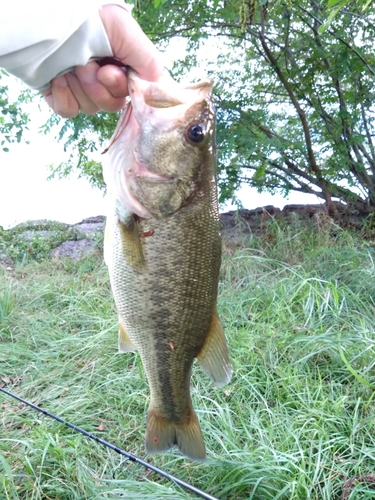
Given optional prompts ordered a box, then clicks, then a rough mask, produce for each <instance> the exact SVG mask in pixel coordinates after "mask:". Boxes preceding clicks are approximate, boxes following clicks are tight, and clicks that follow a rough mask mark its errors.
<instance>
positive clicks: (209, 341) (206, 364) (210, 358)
mask: <svg viewBox="0 0 375 500" xmlns="http://www.w3.org/2000/svg"><path fill="white" fill-rule="evenodd" d="M197 359H198V361H199V363H200V365H201V367H202V369H203V370H204V371H205V372H206V373H207V375H208V376H209V377H210V378H211V379H212V380H213V382H214V384H215V385H216V386H217V387H222V386H223V385H226V384H228V383H229V382H230V380H231V378H232V373H233V369H232V365H231V362H230V357H229V350H228V345H227V341H226V338H225V335H224V330H223V327H222V326H221V323H220V319H219V316H218V314H217V311H216V310H215V312H214V314H213V315H212V320H211V324H210V328H209V332H208V335H207V338H206V341H205V343H204V346H203V347H202V349H201V351H200V353H199V354H198V356H197Z"/></svg>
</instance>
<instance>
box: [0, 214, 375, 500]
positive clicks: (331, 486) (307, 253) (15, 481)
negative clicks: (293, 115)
mask: <svg viewBox="0 0 375 500" xmlns="http://www.w3.org/2000/svg"><path fill="white" fill-rule="evenodd" d="M374 257H375V255H374V248H373V246H371V244H370V245H369V244H367V243H366V244H362V242H361V241H360V239H359V238H358V237H357V236H354V237H353V236H352V235H351V234H349V233H347V232H345V231H340V230H336V231H335V233H334V234H331V233H330V232H329V231H327V230H326V229H325V227H324V225H322V224H319V225H317V226H316V227H313V228H309V227H305V226H303V225H301V224H300V223H299V222H298V220H297V219H295V220H293V221H292V222H291V223H290V224H285V225H284V224H277V223H276V222H275V221H271V222H270V223H269V224H268V225H267V227H266V230H265V233H264V235H263V237H261V238H256V237H251V238H250V239H249V240H248V241H246V242H244V243H243V244H242V245H241V247H240V248H238V247H236V246H234V244H233V243H231V242H228V244H227V245H226V247H225V248H224V259H223V266H222V274H221V282H220V289H219V301H218V310H219V315H220V317H221V318H222V321H223V323H224V327H225V331H226V334H227V337H228V339H229V345H230V350H231V357H232V361H233V365H234V376H233V380H232V382H231V383H230V384H229V385H228V386H227V387H224V388H220V389H215V388H213V387H212V385H211V384H210V383H208V382H207V380H208V379H207V376H206V375H205V374H204V373H203V372H202V371H201V370H200V369H199V367H198V366H195V367H194V370H193V378H192V397H193V400H194V406H195V408H196V410H197V412H198V416H199V419H200V422H201V426H202V431H203V436H204V439H205V441H206V445H207V449H208V460H207V462H206V463H204V464H196V463H192V462H190V461H188V460H186V459H185V458H183V457H182V456H181V455H180V454H179V453H178V452H177V451H171V452H168V453H164V454H163V455H160V456H153V457H147V456H145V451H144V446H143V441H144V432H145V414H146V410H147V406H148V402H149V401H148V400H149V391H148V387H147V382H146V379H145V376H144V371H143V369H142V366H141V363H140V361H139V356H138V355H137V354H135V353H128V354H118V353H117V340H116V337H117V321H116V317H117V315H116V312H115V309H114V305H113V299H112V296H111V292H110V286H109V280H108V273H107V270H106V269H105V267H104V266H103V264H102V261H101V260H97V259H95V258H94V257H93V256H90V257H87V258H84V259H83V260H81V261H80V262H74V261H70V260H65V259H54V260H53V261H48V260H46V261H43V262H41V263H36V262H35V261H30V262H27V263H24V264H17V265H16V266H13V267H12V269H11V270H8V271H5V270H4V269H2V268H0V343H1V349H0V365H1V367H2V371H1V375H0V384H1V385H3V386H4V387H5V388H6V389H8V390H10V391H12V392H15V393H16V394H19V395H20V396H21V397H25V398H26V399H28V400H29V401H31V402H33V403H36V404H38V405H39V406H42V407H43V408H44V409H46V410H49V411H52V412H53V413H55V414H57V415H59V416H61V417H62V418H64V419H66V420H68V421H70V422H73V423H75V424H76V425H79V426H81V427H83V428H84V429H86V430H88V431H91V432H93V433H94V434H98V435H100V436H101V437H103V438H104V439H106V440H108V441H110V442H112V443H113V444H115V445H117V446H120V447H122V448H124V449H126V450H128V451H130V452H132V453H134V454H136V455H137V456H139V457H141V458H145V459H146V460H150V461H152V464H153V465H155V466H157V467H161V468H162V469H164V470H165V471H166V472H169V473H171V474H173V475H175V476H177V477H179V478H180V479H182V480H185V481H186V482H189V483H191V484H194V485H196V486H198V487H199V488H201V489H203V490H205V491H207V492H208V493H210V494H211V495H213V496H214V497H217V498H218V499H222V500H224V499H226V500H231V499H233V500H234V499H236V500H241V499H250V498H251V499H253V500H267V499H279V500H284V499H285V500H302V499H306V498H311V499H316V500H332V499H334V498H337V499H338V498H349V494H350V498H352V499H353V498H367V499H370V498H374V489H373V487H374V485H373V480H372V478H373V465H374V460H375V454H374V450H375V438H374V436H375V427H374V425H375V398H374V386H375V334H374V332H375V321H374V317H375V316H374V302H373V297H374V296H375V285H374V284H375V279H374V278H375V266H374ZM1 311H3V314H1ZM342 355H344V356H342ZM0 407H1V411H2V418H1V422H0V449H1V452H0V485H1V487H2V490H1V491H2V493H3V497H4V498H11V499H12V500H13V499H14V500H26V499H31V498H32V499H33V500H42V499H44V498H61V499H63V498H64V499H65V498H66V499H68V498H69V499H72V500H73V499H77V500H78V499H83V498H90V499H92V500H103V499H107V498H108V499H109V498H118V499H120V498H132V499H136V498H140V499H141V498H142V499H143V498H150V499H154V500H157V499H160V500H161V499H165V498H171V499H172V498H173V499H178V500H184V499H185V500H187V499H188V498H191V494H190V493H188V492H186V491H183V490H182V489H180V488H178V487H177V486H176V485H174V484H173V483H170V482H168V481H167V480H166V479H163V478H159V477H158V476H156V475H154V474H151V475H150V474H149V473H147V472H146V471H145V470H143V469H141V468H140V467H139V465H137V464H133V463H131V462H129V461H123V460H122V458H120V457H119V456H118V455H116V454H115V453H114V452H112V451H110V450H107V449H105V448H103V447H101V446H100V445H99V444H97V443H94V442H92V441H89V440H88V439H86V438H85V437H83V436H81V435H79V434H77V433H76V432H74V431H73V430H72V429H69V428H66V427H64V426H62V425H60V424H58V423H56V422H55V421H53V420H50V419H47V418H46V417H45V416H43V415H41V414H38V413H35V412H34V411H33V410H31V409H28V408H26V407H24V406H23V405H22V404H18V403H17V402H15V401H13V400H12V399H10V398H8V397H6V396H5V395H3V394H2V393H0ZM344 493H345V494H346V495H347V496H346V497H345V496H344ZM0 496H1V495H0Z"/></svg>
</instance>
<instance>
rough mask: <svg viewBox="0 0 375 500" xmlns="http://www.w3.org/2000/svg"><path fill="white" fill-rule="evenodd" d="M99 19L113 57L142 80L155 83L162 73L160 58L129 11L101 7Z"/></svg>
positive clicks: (116, 7) (114, 6) (117, 7)
mask: <svg viewBox="0 0 375 500" xmlns="http://www.w3.org/2000/svg"><path fill="white" fill-rule="evenodd" d="M100 16H101V18H102V21H103V24H104V27H105V29H106V32H107V36H108V39H109V41H110V44H111V48H112V52H113V55H114V57H116V58H117V59H119V60H120V61H121V62H122V63H123V64H124V65H126V66H131V67H132V68H133V69H134V70H135V71H136V72H137V73H138V75H139V76H140V77H141V78H143V79H144V80H148V81H152V82H153V81H157V80H158V79H159V78H160V76H161V75H162V73H163V70H164V65H163V61H162V55H161V54H160V52H159V51H158V50H157V48H156V47H155V45H154V44H153V43H152V42H151V40H150V39H149V38H148V37H147V36H146V35H145V33H144V32H143V31H142V29H141V27H140V26H139V24H138V23H137V21H136V20H135V19H134V18H133V17H132V16H131V14H130V12H128V11H127V10H125V9H121V8H120V7H119V6H117V5H104V6H103V7H102V9H101V10H100ZM114 19H115V20H116V22H113V20H114Z"/></svg>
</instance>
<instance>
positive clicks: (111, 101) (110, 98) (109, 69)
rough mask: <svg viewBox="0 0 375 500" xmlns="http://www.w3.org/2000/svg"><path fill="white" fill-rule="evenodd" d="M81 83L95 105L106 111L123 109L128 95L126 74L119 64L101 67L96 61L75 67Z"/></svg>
mask: <svg viewBox="0 0 375 500" xmlns="http://www.w3.org/2000/svg"><path fill="white" fill-rule="evenodd" d="M75 73H76V76H77V78H78V80H79V83H80V85H81V87H82V89H83V90H84V92H85V93H86V95H87V96H88V97H89V98H90V100H91V101H92V102H93V103H95V105H96V106H97V107H98V108H100V109H104V110H105V111H109V112H115V111H119V110H120V109H123V108H124V107H125V104H126V99H125V96H127V95H128V90H127V89H128V86H127V80H126V75H125V74H124V72H123V71H122V70H121V69H120V68H118V67H117V66H113V65H108V66H105V67H103V68H100V67H99V65H98V64H97V63H96V62H90V63H88V64H86V65H85V66H77V67H76V69H75Z"/></svg>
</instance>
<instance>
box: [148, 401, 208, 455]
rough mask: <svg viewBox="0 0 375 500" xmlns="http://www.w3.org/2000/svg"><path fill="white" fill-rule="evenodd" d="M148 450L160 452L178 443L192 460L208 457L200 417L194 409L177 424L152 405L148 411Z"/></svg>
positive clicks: (182, 451)
mask: <svg viewBox="0 0 375 500" xmlns="http://www.w3.org/2000/svg"><path fill="white" fill-rule="evenodd" d="M147 416H148V418H147V430H146V450H147V452H148V453H160V452H162V451H166V450H169V449H170V448H172V447H173V446H174V445H177V447H178V448H179V450H180V451H181V453H183V454H184V455H186V456H187V457H189V458H191V459H192V460H198V461H203V460H204V459H205V458H206V447H205V445H204V441H203V437H202V432H201V428H200V426H199V422H198V418H197V416H196V414H195V412H194V410H193V409H191V414H190V415H189V418H187V419H186V420H187V421H186V422H185V423H183V424H176V423H174V422H171V421H170V420H168V419H166V418H165V417H162V416H160V415H158V414H157V412H156V411H155V410H153V409H152V408H151V407H150V408H149V410H148V413H147Z"/></svg>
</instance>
